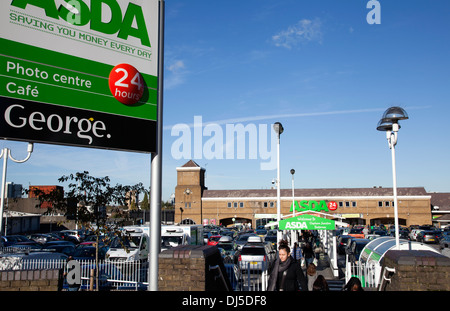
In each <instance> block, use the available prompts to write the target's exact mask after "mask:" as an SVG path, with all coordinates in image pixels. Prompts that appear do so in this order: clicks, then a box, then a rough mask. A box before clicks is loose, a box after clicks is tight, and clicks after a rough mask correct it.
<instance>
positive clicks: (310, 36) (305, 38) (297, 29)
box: [272, 18, 323, 49]
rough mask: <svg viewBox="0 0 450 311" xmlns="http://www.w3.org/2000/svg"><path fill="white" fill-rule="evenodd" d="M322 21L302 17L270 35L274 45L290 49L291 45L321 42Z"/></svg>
mask: <svg viewBox="0 0 450 311" xmlns="http://www.w3.org/2000/svg"><path fill="white" fill-rule="evenodd" d="M322 37H323V32H322V22H321V21H320V19H318V18H315V19H314V20H310V19H302V20H300V21H298V22H297V23H296V24H295V25H292V26H289V27H288V28H287V29H286V30H283V31H281V32H279V33H278V34H276V35H274V36H272V42H273V43H274V44H275V46H278V47H284V48H286V49H292V48H293V47H295V46H297V45H299V44H304V43H308V42H312V41H314V42H319V43H322Z"/></svg>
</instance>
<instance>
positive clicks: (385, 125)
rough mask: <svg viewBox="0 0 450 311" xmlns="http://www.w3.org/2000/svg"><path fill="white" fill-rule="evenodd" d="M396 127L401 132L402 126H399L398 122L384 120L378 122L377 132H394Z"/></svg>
mask: <svg viewBox="0 0 450 311" xmlns="http://www.w3.org/2000/svg"><path fill="white" fill-rule="evenodd" d="M394 124H395V125H394ZM394 126H396V127H397V130H399V129H400V127H401V126H400V124H398V123H397V122H393V121H392V120H390V119H386V118H383V119H381V120H380V121H378V125H377V130H379V131H382V132H386V131H392V130H393V127H394Z"/></svg>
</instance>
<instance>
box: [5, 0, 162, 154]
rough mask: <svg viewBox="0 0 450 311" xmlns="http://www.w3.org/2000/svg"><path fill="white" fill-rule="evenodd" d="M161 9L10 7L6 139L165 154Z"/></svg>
mask: <svg viewBox="0 0 450 311" xmlns="http://www.w3.org/2000/svg"><path fill="white" fill-rule="evenodd" d="M159 2H160V1H159V0H145V1H134V0H7V1H0V138H4V139H11V140H23V141H29V142H42V143H51V144H60V145H71V146H80V147H92V148H104V149H114V150H125V151H137V152H146V153H147V152H155V151H156V140H157V137H156V136H157V131H156V128H157V122H158V120H157V110H158V93H159V91H158V45H159V31H158V30H159V20H160V18H161V17H160V16H159V15H160V13H159Z"/></svg>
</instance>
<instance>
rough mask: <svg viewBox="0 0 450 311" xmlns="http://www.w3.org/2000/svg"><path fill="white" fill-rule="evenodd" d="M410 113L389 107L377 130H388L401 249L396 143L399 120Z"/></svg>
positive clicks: (396, 231)
mask: <svg viewBox="0 0 450 311" xmlns="http://www.w3.org/2000/svg"><path fill="white" fill-rule="evenodd" d="M408 118H409V117H408V114H407V113H406V111H405V110H404V109H403V108H401V107H390V108H388V109H387V110H386V111H385V112H384V114H383V116H382V118H381V120H380V121H379V122H378V125H377V130H378V131H384V132H386V138H387V140H388V143H389V148H390V149H391V155H392V179H393V185H392V188H393V191H394V222H395V224H394V225H395V246H396V248H397V249H398V250H399V249H400V241H399V227H398V226H399V224H398V204H397V177H396V174H397V173H396V168H395V145H397V137H398V130H399V129H400V124H398V121H399V120H407V119H408Z"/></svg>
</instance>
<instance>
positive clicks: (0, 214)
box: [0, 143, 33, 235]
mask: <svg viewBox="0 0 450 311" xmlns="http://www.w3.org/2000/svg"><path fill="white" fill-rule="evenodd" d="M27 152H28V155H27V157H26V158H25V159H23V160H16V159H14V158H13V157H12V155H11V150H10V149H8V148H3V149H2V152H1V153H0V158H1V157H3V176H2V192H1V202H0V232H1V230H2V228H3V209H4V207H5V185H6V168H7V163H8V158H10V159H11V160H13V161H14V162H16V163H24V162H26V161H28V159H29V158H30V157H31V153H32V152H33V144H32V143H28V148H27ZM5 235H6V228H5Z"/></svg>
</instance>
